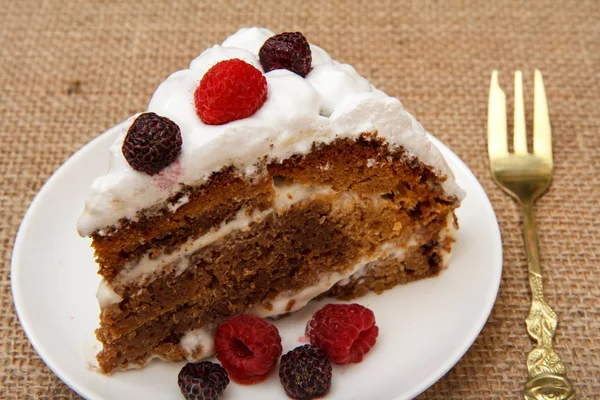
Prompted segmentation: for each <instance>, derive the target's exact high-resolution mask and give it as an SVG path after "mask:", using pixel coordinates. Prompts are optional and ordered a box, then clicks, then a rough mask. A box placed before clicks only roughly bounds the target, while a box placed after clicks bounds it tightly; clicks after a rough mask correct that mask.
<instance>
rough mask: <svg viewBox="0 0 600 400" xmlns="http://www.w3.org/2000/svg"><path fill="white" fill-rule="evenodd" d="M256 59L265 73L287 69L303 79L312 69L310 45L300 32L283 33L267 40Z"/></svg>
mask: <svg viewBox="0 0 600 400" xmlns="http://www.w3.org/2000/svg"><path fill="white" fill-rule="evenodd" d="M258 57H259V58H260V63H261V64H262V66H263V68H264V70H265V72H269V71H272V70H274V69H287V70H289V71H292V72H295V73H296V74H298V75H300V76H301V77H303V78H304V77H305V76H306V75H307V74H308V73H309V72H310V70H311V69H312V67H311V63H312V52H311V50H310V45H309V44H308V41H307V40H306V38H305V37H304V35H303V34H301V33H300V32H284V33H280V34H279V35H275V36H272V37H270V38H268V39H267V41H266V42H265V43H264V44H263V45H262V47H261V48H260V51H259V52H258Z"/></svg>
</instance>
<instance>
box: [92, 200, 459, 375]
mask: <svg viewBox="0 0 600 400" xmlns="http://www.w3.org/2000/svg"><path fill="white" fill-rule="evenodd" d="M332 196H334V197H337V198H335V199H334V198H328V197H325V198H323V197H321V198H318V199H314V200H311V201H307V202H301V203H298V204H296V205H295V206H293V207H292V208H290V209H289V210H288V211H286V212H285V213H283V214H281V215H280V214H272V215H270V216H269V217H268V218H265V220H264V221H263V222H261V223H258V224H255V225H253V226H252V228H251V229H250V230H248V231H240V232H236V233H233V234H231V235H229V236H227V237H225V238H223V239H222V240H220V241H218V242H216V243H213V244H211V245H210V246H207V247H205V248H203V249H202V250H201V251H199V252H197V253H195V254H194V255H193V258H194V262H195V266H194V267H193V268H188V269H187V270H186V271H185V272H184V273H183V274H181V275H180V276H178V277H174V276H171V275H167V276H164V277H161V279H155V280H154V281H153V282H152V283H151V284H150V285H149V286H148V287H146V288H143V289H142V293H140V294H139V295H138V294H134V293H133V292H132V293H129V294H126V293H124V294H123V297H124V300H123V301H122V302H121V303H120V304H115V305H112V306H109V307H106V308H105V309H104V310H103V311H102V316H101V320H102V322H101V327H100V328H99V329H98V331H97V336H98V338H99V340H100V341H101V342H102V343H103V345H104V348H103V350H102V352H101V353H100V354H99V357H98V359H99V361H100V366H101V368H102V370H103V371H104V372H110V371H112V370H114V369H122V368H125V367H127V366H129V365H130V364H143V363H144V362H145V361H146V360H147V359H148V357H150V356H151V355H152V354H155V355H156V354H160V355H161V357H163V358H169V357H173V355H174V354H179V355H178V356H177V357H179V358H181V357H182V355H181V354H180V353H181V352H177V351H175V350H174V349H175V347H173V346H174V345H177V344H178V343H179V341H180V340H181V337H182V335H184V334H185V332H187V331H189V330H192V329H197V328H200V327H203V326H207V325H211V324H215V323H218V322H220V321H222V320H223V319H225V318H227V317H228V316H230V315H233V314H236V313H239V312H243V311H247V310H249V309H256V307H262V309H263V310H264V309H268V308H269V307H270V303H271V301H272V300H273V299H275V298H276V297H277V295H279V294H280V293H283V292H289V291H295V290H296V291H297V290H301V289H303V288H305V287H309V286H312V285H316V284H318V282H319V280H320V279H322V277H323V276H324V275H327V274H330V273H332V272H342V273H343V272H345V271H349V270H350V269H351V268H353V267H354V265H355V264H357V262H359V261H360V260H362V259H365V258H369V257H374V256H375V255H378V254H380V253H381V245H382V243H393V244H394V246H398V247H401V246H402V245H403V244H404V245H405V244H406V243H408V242H410V243H414V244H413V245H412V247H411V248H410V249H407V250H406V251H405V252H406V254H407V255H406V258H405V260H404V262H405V263H410V268H405V267H404V264H403V263H400V262H396V263H392V264H389V265H391V267H390V268H393V267H394V266H395V267H396V269H397V270H398V272H397V273H396V275H394V276H393V277H391V278H389V277H388V278H386V280H385V285H393V284H394V282H392V281H393V280H394V279H396V282H395V283H396V284H397V283H400V282H403V281H408V280H410V279H411V277H410V276H409V275H411V272H410V271H419V272H418V273H417V274H413V275H412V277H414V278H416V277H417V276H419V277H425V276H429V275H433V274H435V273H437V272H438V271H439V270H440V268H441V265H440V264H439V261H440V260H441V258H440V257H439V256H435V255H434V253H433V252H432V251H431V249H433V248H437V247H438V246H437V239H438V236H439V232H440V231H441V230H442V229H444V228H445V227H446V225H447V215H448V213H451V211H450V210H447V211H446V213H445V214H441V215H439V216H438V217H437V218H435V219H434V220H433V221H430V222H429V223H428V224H427V225H424V226H421V225H420V224H419V223H418V221H414V219H411V218H410V217H409V216H408V214H407V213H406V212H404V211H403V210H401V209H400V207H399V206H398V205H397V204H395V203H393V202H391V201H389V200H384V199H377V200H373V199H371V198H368V197H367V198H365V197H362V196H356V195H354V196H348V195H347V194H343V193H342V194H336V195H332ZM347 197H350V198H347ZM411 239H412V240H411ZM423 244H425V246H423ZM373 271H376V269H373ZM374 279H375V280H378V279H381V277H376V278H374ZM367 284H371V285H373V281H372V280H369V281H368V282H367ZM349 285H351V286H348V287H359V286H360V285H354V284H352V283H350V284H349ZM326 289H327V288H326ZM362 293H363V292H361V291H360V290H358V289H357V290H355V291H353V292H344V294H346V296H353V295H360V294H362ZM332 294H335V295H338V293H336V292H332ZM341 294H342V292H341V291H340V293H339V295H341ZM166 348H169V349H170V350H169V354H171V356H167V355H165V354H164V353H161V350H160V349H163V350H164V349H166Z"/></svg>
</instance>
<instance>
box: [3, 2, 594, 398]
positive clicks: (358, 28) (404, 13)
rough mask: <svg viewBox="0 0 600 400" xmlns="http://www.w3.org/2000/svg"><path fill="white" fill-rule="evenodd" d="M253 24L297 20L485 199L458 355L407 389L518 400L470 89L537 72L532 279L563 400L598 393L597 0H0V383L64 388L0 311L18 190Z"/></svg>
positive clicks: (506, 285) (514, 243)
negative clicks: (473, 303)
mask: <svg viewBox="0 0 600 400" xmlns="http://www.w3.org/2000/svg"><path fill="white" fill-rule="evenodd" d="M252 25H258V26H266V27H269V28H270V29H272V30H274V31H276V32H277V31H286V30H300V31H302V32H303V33H304V34H305V35H306V36H307V37H308V38H309V40H310V41H311V42H314V43H316V44H318V45H320V46H322V47H324V48H325V49H327V50H328V51H329V52H330V53H331V54H332V56H334V58H336V59H338V60H340V61H344V62H348V63H351V64H353V65H354V66H355V67H356V69H357V70H358V71H359V72H360V73H361V74H362V75H364V76H366V77H367V78H368V79H370V80H371V81H372V82H374V84H375V85H377V86H378V87H380V88H381V89H383V90H384V91H386V92H388V93H390V94H392V95H395V96H398V97H399V98H400V99H402V100H403V102H404V104H405V106H406V107H407V108H408V109H409V110H410V111H411V112H413V113H414V114H415V115H416V116H417V118H419V119H420V120H421V122H422V123H423V124H424V125H425V126H426V127H427V128H428V129H429V130H430V131H432V132H434V133H435V134H436V135H437V136H438V137H439V138H440V139H441V140H442V141H444V142H445V143H446V144H448V145H449V147H450V148H451V149H453V150H454V151H455V152H456V153H457V154H458V156H459V157H461V158H462V159H463V160H464V161H465V162H466V163H467V164H468V165H469V167H470V168H471V169H472V170H473V172H474V173H475V175H477V177H478V178H479V180H480V181H481V183H482V184H483V186H484V187H485V189H486V191H487V193H488V195H489V196H490V198H491V200H492V203H493V205H494V208H495V210H496V213H497V215H498V220H499V222H500V227H501V230H502V235H503V242H504V258H505V261H504V276H503V279H502V284H501V287H500V293H499V295H498V300H497V302H496V306H495V308H494V311H493V312H492V315H491V317H490V319H489V321H488V323H487V325H486V326H485V328H484V330H483V332H482V333H481V335H480V336H479V338H478V339H477V341H476V342H475V344H474V345H473V347H472V348H471V349H470V350H469V352H468V353H467V354H466V355H465V357H464V358H463V359H462V360H461V361H460V362H459V363H458V364H457V365H456V366H455V367H454V368H453V369H452V370H451V371H450V372H449V373H448V374H447V375H446V376H445V377H444V378H442V379H441V380H440V381H439V382H438V383H437V384H435V385H434V386H433V387H432V388H431V389H429V390H428V391H427V392H425V393H424V394H423V395H422V396H421V397H420V399H454V398H456V399H484V398H485V399H507V398H515V399H516V398H519V397H521V396H522V394H521V388H522V384H523V382H524V381H525V379H526V376H525V364H524V361H525V354H526V352H527V351H528V350H529V349H530V348H531V346H532V343H531V341H530V340H529V339H528V337H527V336H526V333H525V326H524V322H523V321H524V319H525V316H526V315H527V311H528V301H529V292H528V286H527V279H526V269H525V254H524V250H523V241H522V239H521V231H520V222H521V220H520V216H519V213H518V210H517V208H516V206H515V204H514V203H513V202H512V201H511V200H510V199H509V198H508V197H507V196H505V195H504V194H503V193H502V192H501V191H500V190H499V189H498V188H497V187H495V186H494V184H493V183H492V181H491V179H490V176H489V173H488V170H487V168H488V165H487V160H486V151H485V143H486V142H485V128H486V109H487V91H488V85H489V76H490V71H491V70H492V69H494V68H498V69H500V71H501V83H502V84H503V87H504V88H505V89H506V91H507V96H508V99H512V96H511V94H512V90H511V88H510V86H511V75H510V74H511V73H512V71H513V70H515V69H519V68H520V69H523V71H524V72H525V85H526V86H525V87H526V90H527V91H528V93H529V94H531V84H532V79H531V78H532V72H533V70H534V69H535V68H539V69H540V70H542V71H543V72H544V74H545V80H546V89H547V93H548V100H549V103H550V116H551V120H552V125H553V128H554V131H553V132H554V143H555V145H554V146H555V163H556V173H555V177H554V183H553V186H552V189H551V190H550V192H549V193H547V194H546V196H544V197H543V198H542V199H541V201H539V203H538V207H537V210H538V217H539V229H540V245H541V257H542V263H543V265H544V267H545V283H546V293H547V296H548V300H549V302H550V304H551V305H552V306H554V307H555V308H556V309H557V310H558V313H559V317H560V326H559V330H558V336H557V351H558V353H559V354H560V355H561V356H562V357H563V359H564V361H565V362H566V364H567V367H568V369H569V375H570V377H571V378H572V379H573V380H574V381H575V382H576V386H577V390H578V392H579V394H580V398H587V399H597V398H600V311H599V310H600V288H599V286H600V278H599V268H600V257H599V256H598V255H599V253H600V252H599V250H598V246H600V229H599V228H598V227H599V226H600V205H599V203H600V198H599V196H600V179H599V178H598V170H599V168H600V151H599V148H600V130H599V126H600V4H599V2H598V1H561V2H557V1H535V2H533V1H531V2H528V1H523V2H518V1H495V2H488V1H421V0H414V1H405V2H395V1H392V0H390V1H375V0H367V1H355V2H350V1H348V2H343V1H341V0H334V1H324V0H317V1H312V0H304V1H301V2H291V1H276V2H269V1H264V0H263V1H256V2H250V1H239V2H236V1H217V0H212V1H198V0H192V1H179V0H173V1H153V2H150V1H137V2H134V1H130V2H126V1H116V0H102V1H90V2H84V1H70V2H63V1H60V0H48V1H12V0H0V154H1V163H0V173H1V175H2V181H1V183H0V207H1V209H0V210H1V213H0V252H1V256H2V261H1V264H0V310H1V311H0V387H1V390H2V392H1V397H2V398H7V399H22V398H76V397H77V395H76V394H75V393H74V392H72V391H71V390H70V389H69V388H68V387H67V386H65V385H64V384H63V383H62V382H61V381H60V380H59V379H58V378H57V377H56V376H55V375H54V374H53V373H52V372H51V371H50V370H49V369H48V368H47V367H46V366H45V365H44V363H43V362H42V361H41V360H40V359H39V357H38V355H37V354H36V352H35V351H34V350H33V348H32V347H31V345H30V344H29V342H28V341H27V339H26V338H25V336H24V334H23V331H22V329H21V327H20V325H19V322H18V320H17V317H16V315H15V312H14V306H13V302H12V297H11V293H10V284H9V273H10V272H9V269H10V257H11V250H12V245H13V242H14V237H15V234H16V232H17V228H18V226H19V223H20V221H21V218H22V217H23V214H24V212H25V210H26V209H27V207H28V205H29V203H30V202H31V200H32V198H33V196H34V195H35V194H36V192H37V191H38V190H39V189H40V187H41V185H42V184H43V183H44V181H46V179H47V178H48V177H49V176H50V175H51V174H52V172H53V171H54V170H55V169H56V168H57V167H58V166H60V165H61V163H63V162H64V161H65V160H66V159H67V158H68V157H69V156H70V155H71V154H73V152H75V151H77V149H79V148H80V147H81V146H83V145H84V144H85V143H86V142H88V141H89V140H90V139H92V138H93V137H95V136H96V135H98V134H99V133H100V132H103V131H104V130H106V129H107V128H109V127H111V126H113V125H114V124H115V123H117V122H119V121H122V120H123V119H125V118H126V117H127V116H129V115H131V114H133V113H135V112H138V111H142V110H144V109H145V107H146V105H147V102H148V100H149V99H150V96H151V94H152V92H153V91H154V89H155V88H156V86H157V85H158V83H159V82H161V81H162V80H163V79H165V78H166V76H167V75H168V74H169V73H171V72H173V71H175V70H178V69H181V68H184V67H186V66H187V65H188V63H189V61H190V60H191V59H192V58H194V57H195V56H196V55H198V54H199V52H200V51H202V50H203V49H204V48H206V47H208V46H210V45H212V44H214V43H220V42H221V41H222V40H223V39H225V37H227V36H228V35H229V34H231V33H233V32H235V31H236V30H237V29H238V28H240V27H243V26H252ZM530 98H531V96H528V99H530ZM529 105H530V103H529V102H528V103H527V107H528V108H530V107H529ZM529 111H531V110H529ZM509 112H512V107H511V106H510V105H509ZM528 121H529V125H530V126H531V112H528ZM399 373H401V372H399Z"/></svg>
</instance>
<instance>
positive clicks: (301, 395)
mask: <svg viewBox="0 0 600 400" xmlns="http://www.w3.org/2000/svg"><path fill="white" fill-rule="evenodd" d="M279 379H280V380H281V384H282V385H283V388H284V389H285V392H286V393H287V395H288V396H289V397H291V398H292V399H300V400H310V399H314V398H316V397H320V396H324V395H325V394H327V392H329V389H330V388H331V363H330V362H329V360H328V359H327V354H325V352H324V351H323V350H321V349H320V348H318V347H315V346H311V345H309V344H306V345H304V346H300V347H296V348H295V349H294V350H292V351H289V352H287V353H286V354H284V355H283V357H281V365H280V367H279Z"/></svg>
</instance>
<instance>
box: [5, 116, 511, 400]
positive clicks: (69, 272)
mask: <svg viewBox="0 0 600 400" xmlns="http://www.w3.org/2000/svg"><path fill="white" fill-rule="evenodd" d="M116 128H117V127H115V128H113V129H111V130H109V131H107V132H105V133H104V134H102V135H100V136H99V137H97V138H96V139H94V140H93V141H91V142H90V143H89V144H87V145H86V146H85V147H83V148H82V149H81V150H79V151H78V152H77V153H75V155H73V156H72V157H71V158H70V159H69V160H67V162H65V163H64V165H62V166H61V167H60V168H59V169H58V170H57V171H56V172H55V173H54V175H53V176H52V177H51V178H50V179H48V181H47V182H46V184H45V185H44V187H43V188H42V189H41V190H40V192H39V193H38V195H37V196H36V197H35V199H34V200H33V203H32V204H31V206H30V207H29V210H28V211H27V214H26V215H25V218H24V219H23V222H22V223H21V227H20V229H19V233H18V234H17V238H16V242H15V247H14V250H13V257H12V266H11V283H12V290H13V297H14V301H15V306H16V309H17V313H18V315H19V319H20V320H21V324H22V325H23V329H24V330H25V333H26V334H27V336H28V337H29V340H30V341H31V343H32V345H33V347H34V348H35V349H36V351H37V352H38V353H39V355H40V356H41V357H42V359H43V360H44V361H45V362H46V364H48V366H49V367H50V368H51V369H52V371H54V372H55V373H56V375H58V376H59V377H60V378H61V379H62V380H63V381H64V382H65V383H66V384H67V385H69V386H70V387H71V388H73V389H74V390H75V391H76V392H78V393H79V394H80V395H82V396H84V397H85V398H88V399H96V400H99V399H106V400H109V399H110V400H114V399H132V398H143V399H147V400H150V399H161V400H164V399H181V398H182V397H181V394H180V393H179V388H178V386H177V374H178V372H179V370H180V369H181V367H182V366H183V365H184V363H183V362H179V363H169V362H161V361H155V362H152V363H150V364H149V365H148V366H147V367H146V368H144V369H142V370H134V371H127V372H119V373H115V374H113V375H112V376H110V377H108V376H104V375H101V374H99V373H97V372H95V371H94V368H93V365H94V363H95V359H94V356H95V354H96V353H97V352H98V350H99V349H100V344H99V343H98V342H97V341H96V340H95V336H94V330H95V329H96V327H97V323H98V314H99V308H98V304H97V301H96V297H95V294H96V288H97V286H98V283H99V281H100V279H99V277H98V275H96V269H97V268H96V265H95V262H94V257H93V251H92V249H91V248H90V240H89V239H84V238H81V237H79V236H78V235H77V232H76V229H75V224H76V221H77V218H78V217H79V214H80V212H81V210H82V207H83V204H84V200H85V196H86V194H87V192H88V189H89V187H90V184H91V182H92V180H93V179H94V178H95V177H97V176H99V175H102V174H103V173H104V172H105V171H106V170H107V168H108V149H109V146H110V145H111V144H112V142H113V140H114V137H115V134H116V131H117V129H116ZM430 138H431V140H432V141H433V143H434V144H435V145H436V146H437V147H438V148H439V149H440V150H441V152H442V154H443V155H444V156H445V157H446V160H447V161H448V163H449V164H450V167H451V168H452V170H453V171H454V173H455V175H456V179H457V181H458V183H459V185H460V186H461V187H462V188H463V189H465V190H466V192H467V197H466V198H465V200H464V201H463V203H462V206H461V207H460V208H459V209H458V210H457V213H456V214H457V216H458V221H459V223H460V230H459V232H458V240H457V242H456V243H455V245H454V252H453V255H452V258H451V261H450V265H449V268H448V269H446V270H444V271H442V273H441V274H440V275H439V276H438V277H435V278H431V279H424V280H421V281H418V282H414V283H410V284H408V285H401V286H397V287H396V288H394V289H391V290H388V291H386V292H384V293H383V294H381V295H376V294H374V293H371V294H368V295H367V296H365V297H362V298H359V299H358V300H357V302H359V303H361V304H363V305H365V306H366V307H369V308H370V309H372V310H373V311H374V313H375V316H376V318H377V325H378V326H379V338H378V340H377V344H376V346H375V347H374V348H373V349H372V350H371V352H370V353H369V355H368V356H367V357H366V358H365V360H364V361H363V362H362V363H360V364H356V365H351V366H346V367H341V366H334V368H333V384H332V388H331V391H330V393H329V394H328V395H327V399H330V400H333V399H343V400H348V399H354V400H361V399H365V400H367V399H374V398H375V399H379V400H387V399H390V400H391V399H397V400H400V399H409V398H413V397H415V396H416V395H417V394H419V393H421V392H422V391H424V390H425V389H427V388H428V387H429V386H431V385H432V384H433V383H435V382H436V381H437V380H438V379H439V378H440V377H442V376H443V375H444V374H445V373H446V372H447V371H448V370H449V369H450V368H451V367H452V366H453V365H454V364H455V363H456V362H457V361H458V360H459V359H460V358H461V357H462V355H463V354H464V353H465V352H466V351H467V349H468V348H469V347H470V346H471V344H472V343H473V341H474V340H475V338H476V337H477V335H478V334H479V332H480V331H481V329H482V328H483V325H484V324H485V321H486V320H487V317H488V315H489V314H490V312H491V310H492V307H493V304H494V301H495V299H496V293H497V292H498V286H499V284H500V275H501V272H502V245H501V240H500V231H499V229H498V223H497V221H496V217H495V215H494V211H493V209H492V206H491V204H490V202H489V200H488V198H487V196H486V194H485V192H484V190H483V188H482V187H481V185H480V184H479V182H478V181H477V179H476V178H475V176H474V175H473V174H472V173H471V171H470V170H469V169H468V168H467V166H466V165H465V164H464V163H463V162H462V161H461V160H460V159H459V158H458V157H457V156H456V155H455V154H454V153H452V152H451V151H450V150H448V148H446V147H445V146H444V145H443V144H442V143H441V142H439V141H438V140H437V139H435V138H433V137H430ZM322 305H323V302H311V303H310V304H309V305H308V306H307V307H306V308H305V309H304V310H301V311H299V312H297V313H294V314H293V315H291V316H289V317H287V318H283V319H281V320H279V321H276V322H275V324H276V325H277V327H278V328H279V331H280V333H281V336H282V338H283V351H284V353H285V352H287V351H288V350H290V349H292V348H294V347H296V346H298V345H299V344H300V343H299V342H301V337H302V335H303V332H304V327H305V324H306V322H307V321H308V319H309V318H310V316H311V315H312V314H313V313H314V312H315V311H316V310H318V309H319V308H320V307H321V306H322ZM284 397H285V394H284V391H283V389H282V387H281V385H280V383H279V379H278V376H277V374H276V373H273V374H272V375H271V377H270V378H269V379H268V380H267V381H265V382H263V383H260V384H257V385H253V386H240V385H237V384H235V383H231V384H230V385H229V386H228V388H227V390H226V391H225V395H224V396H223V398H224V399H241V398H243V399H261V400H262V399H281V398H284Z"/></svg>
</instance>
